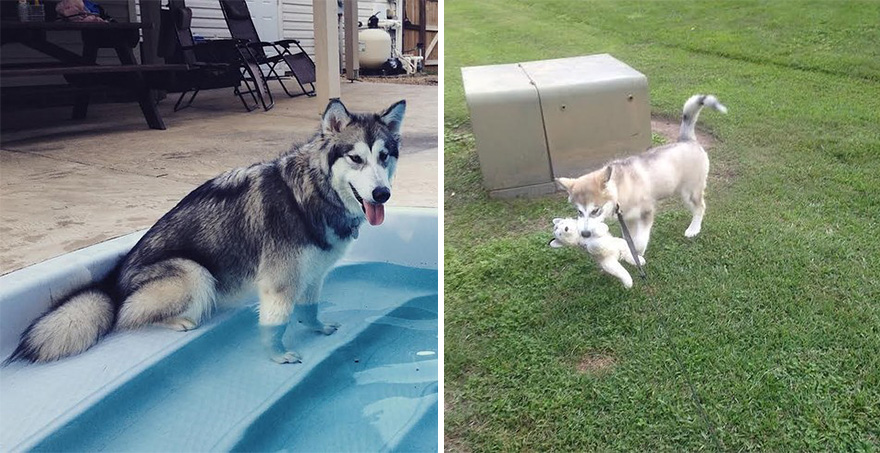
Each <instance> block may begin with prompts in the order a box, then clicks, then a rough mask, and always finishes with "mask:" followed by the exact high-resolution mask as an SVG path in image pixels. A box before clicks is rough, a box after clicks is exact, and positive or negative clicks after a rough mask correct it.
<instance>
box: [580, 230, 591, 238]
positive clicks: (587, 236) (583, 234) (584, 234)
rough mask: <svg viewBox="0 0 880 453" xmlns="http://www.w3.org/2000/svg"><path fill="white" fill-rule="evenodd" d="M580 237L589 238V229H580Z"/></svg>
mask: <svg viewBox="0 0 880 453" xmlns="http://www.w3.org/2000/svg"><path fill="white" fill-rule="evenodd" d="M581 237H582V238H584V239H586V238H589V237H590V232H589V231H581Z"/></svg>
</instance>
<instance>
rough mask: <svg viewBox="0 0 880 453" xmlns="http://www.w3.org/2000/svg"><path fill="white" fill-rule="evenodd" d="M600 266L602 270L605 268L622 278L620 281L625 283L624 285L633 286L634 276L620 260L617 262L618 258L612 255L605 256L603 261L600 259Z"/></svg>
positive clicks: (606, 270)
mask: <svg viewBox="0 0 880 453" xmlns="http://www.w3.org/2000/svg"><path fill="white" fill-rule="evenodd" d="M599 267H601V268H602V270H604V271H605V272H608V273H609V274H611V275H613V276H615V277H617V278H618V279H620V282H621V283H623V286H625V287H627V288H632V285H633V279H632V277H631V276H630V275H629V272H627V271H626V269H625V268H624V267H623V266H622V265H621V264H620V263H619V262H617V260H616V259H614V258H612V257H608V258H605V259H603V260H602V261H599Z"/></svg>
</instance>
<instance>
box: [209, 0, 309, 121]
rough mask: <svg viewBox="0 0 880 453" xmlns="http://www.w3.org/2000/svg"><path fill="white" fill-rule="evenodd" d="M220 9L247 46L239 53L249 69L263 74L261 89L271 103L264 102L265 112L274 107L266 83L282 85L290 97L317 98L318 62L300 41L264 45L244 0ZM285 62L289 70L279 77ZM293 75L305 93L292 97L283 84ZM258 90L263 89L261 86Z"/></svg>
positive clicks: (227, 0)
mask: <svg viewBox="0 0 880 453" xmlns="http://www.w3.org/2000/svg"><path fill="white" fill-rule="evenodd" d="M220 7H221V9H222V10H223V17H224V18H225V19H226V26H227V27H229V32H230V33H231V34H232V38H233V39H237V40H240V42H244V43H246V44H245V45H244V46H240V49H241V51H242V54H243V56H244V58H245V59H246V61H247V63H248V67H250V70H251V72H255V73H259V74H260V78H261V79H262V80H261V82H263V83H262V84H260V85H262V87H261V88H263V89H265V91H266V93H267V94H268V97H269V101H270V105H269V106H267V105H266V103H265V102H264V103H263V108H265V109H266V110H269V109H270V108H272V105H274V103H275V101H274V99H273V98H272V93H271V92H270V91H269V87H268V85H267V84H266V83H265V81H267V80H277V81H278V83H280V84H281V88H283V89H284V92H285V93H287V95H288V96H290V97H296V96H302V95H306V96H314V95H315V80H316V79H315V62H313V61H312V59H311V58H310V57H309V55H308V54H307V53H306V51H305V50H303V48H302V46H301V45H300V43H299V41H297V40H295V39H282V40H281V41H275V42H272V43H269V42H264V41H261V40H260V37H259V35H258V34H257V29H256V27H255V26H254V22H253V20H251V13H250V11H249V10H248V6H247V2H246V1H245V0H220ZM291 44H294V45H296V47H297V48H298V49H299V52H297V53H293V52H291V51H290V46H291ZM266 48H270V49H272V50H274V51H275V52H276V55H267V54H266ZM282 62H284V64H285V65H287V68H288V71H286V72H285V73H284V74H283V75H281V74H278V72H277V70H276V68H277V66H278V65H279V64H280V63H282ZM261 65H266V66H267V67H268V72H267V73H265V74H264V73H263V70H262V68H261ZM288 73H289V75H288ZM291 75H292V76H293V77H294V78H295V79H296V82H297V83H298V84H299V87H300V89H301V90H302V92H301V93H295V94H292V93H291V92H290V91H289V90H288V89H287V86H286V85H285V84H284V81H283V80H284V79H287V80H289V79H290V76H291ZM306 84H308V85H311V89H310V90H307V89H306V87H305V85H306ZM258 88H260V87H259V85H258Z"/></svg>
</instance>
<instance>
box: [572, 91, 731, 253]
mask: <svg viewBox="0 0 880 453" xmlns="http://www.w3.org/2000/svg"><path fill="white" fill-rule="evenodd" d="M703 106H707V107H711V108H713V109H715V110H718V111H719V112H721V113H727V107H725V106H724V105H722V104H721V103H720V102H718V99H716V98H715V96H712V95H703V94H697V95H694V96H691V97H690V98H689V99H688V100H687V101H686V102H685V103H684V109H683V112H682V116H681V129H680V133H679V137H678V142H676V143H673V144H670V145H664V146H658V147H656V148H651V149H649V150H648V151H646V152H644V153H642V154H639V155H636V156H630V157H627V158H626V159H618V160H614V161H611V162H609V163H608V164H606V165H605V166H604V167H602V168H600V169H598V170H596V171H593V172H590V173H587V174H585V175H583V176H581V177H578V178H557V179H556V182H557V183H558V184H559V185H560V186H561V187H562V188H563V189H565V190H566V191H567V192H568V201H570V202H571V203H572V204H574V205H575V207H576V208H577V210H578V213H579V214H580V218H581V219H582V220H581V221H580V223H581V224H583V223H584V222H585V221H586V220H587V219H589V218H592V219H598V220H604V219H606V218H607V217H609V216H611V214H613V213H614V211H615V209H620V213H621V214H622V215H623V220H624V222H626V225H627V227H628V228H629V229H630V230H631V231H632V238H633V242H634V243H635V247H636V251H638V253H639V255H644V254H645V250H646V249H647V248H648V240H649V239H650V238H651V227H652V226H653V225H654V211H655V210H656V205H657V202H658V201H659V200H662V199H664V198H667V197H670V196H672V195H675V194H679V195H680V196H681V199H682V200H683V201H684V203H685V204H686V205H687V207H688V208H689V209H690V210H691V214H692V217H691V223H690V225H688V228H687V230H685V232H684V235H685V236H687V237H689V238H692V237H694V236H696V235H697V234H699V233H700V229H701V228H702V225H703V214H705V212H706V202H705V200H704V199H703V192H704V191H705V189H706V177H707V176H708V175H709V155H708V154H706V150H704V149H703V147H702V146H701V145H700V143H699V142H698V141H697V136H696V134H695V133H694V127H695V125H696V123H697V117H698V116H699V115H700V110H702V109H703ZM582 228H583V225H582Z"/></svg>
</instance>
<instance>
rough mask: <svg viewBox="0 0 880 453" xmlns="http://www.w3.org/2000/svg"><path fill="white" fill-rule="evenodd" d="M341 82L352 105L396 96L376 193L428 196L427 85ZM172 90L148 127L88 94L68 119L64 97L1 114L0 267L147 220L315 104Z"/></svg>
mask: <svg viewBox="0 0 880 453" xmlns="http://www.w3.org/2000/svg"><path fill="white" fill-rule="evenodd" d="M342 89H343V96H342V100H343V102H345V104H346V106H348V108H349V109H350V110H352V111H379V110H382V109H384V108H385V107H387V106H388V105H390V104H392V103H393V102H396V101H398V100H400V99H406V100H407V114H406V118H405V119H404V124H403V128H402V141H403V146H402V148H401V156H400V162H399V164H398V172H397V176H396V178H395V182H394V190H393V194H392V198H391V200H390V201H389V203H388V204H389V206H414V207H437V206H438V205H439V204H438V194H439V191H438V162H437V161H438V156H439V153H438V149H437V137H438V129H437V125H438V121H437V109H438V90H437V87H436V86H413V85H392V84H375V83H344V84H343V86H342ZM274 92H277V93H283V92H282V91H281V89H280V87H278V88H277V89H276V90H275V91H274ZM175 100H176V95H169V98H168V99H166V100H165V101H163V102H162V103H161V104H160V110H161V112H162V115H163V117H164V119H165V123H166V125H167V127H168V129H167V130H165V131H156V130H151V129H148V128H147V127H146V123H145V121H144V120H143V118H142V116H141V114H140V110H139V109H138V107H137V104H135V103H131V104H105V105H95V106H92V107H91V108H90V112H89V118H88V119H87V120H84V121H72V120H69V119H68V118H69V115H70V108H57V109H39V110H25V111H21V112H16V113H14V114H9V113H6V114H4V116H3V127H4V131H3V133H2V137H0V150H2V151H0V235H2V238H0V274H3V273H8V272H11V271H13V270H15V269H19V268H21V267H24V266H27V265H29V264H33V263H36V262H39V261H43V260H45V259H48V258H51V257H54V256H57V255H60V254H63V253H67V252H69V251H72V250H75V249H78V248H82V247H85V246H88V245H91V244H95V243H98V242H101V241H104V240H107V239H110V238H113V237H117V236H121V235H123V234H126V233H130V232H132V231H136V230H140V229H143V228H147V227H149V226H151V225H152V224H153V223H154V222H155V221H156V220H158V219H159V217H161V216H162V215H163V214H164V213H165V212H167V211H168V210H169V209H171V208H172V207H173V206H174V205H175V204H176V203H177V202H178V201H179V200H180V199H181V198H182V197H183V196H184V195H186V194H187V193H188V192H189V191H191V190H192V189H194V188H195V187H197V186H198V185H199V184H201V183H202V182H204V181H205V180H207V179H209V178H212V177H214V176H216V175H217V174H219V173H221V172H223V171H226V170H228V169H230V168H235V167H240V166H244V165H249V164H251V163H253V162H257V161H262V160H267V159H272V158H274V157H276V156H277V155H278V154H280V153H282V152H284V151H286V150H287V149H289V148H290V147H291V145H292V144H293V143H296V142H301V141H304V140H307V139H308V138H309V137H311V136H312V135H313V134H314V133H315V131H316V130H317V127H318V121H319V119H320V113H321V112H322V111H323V109H324V107H325V106H324V105H319V104H318V101H317V100H316V99H314V98H306V97H299V98H293V99H291V98H288V97H287V96H283V95H282V97H279V98H276V106H275V108H274V109H272V110H270V111H269V112H264V111H262V110H257V111H253V112H246V111H245V110H244V108H243V107H242V105H241V102H240V101H239V100H238V98H236V97H233V96H232V95H231V90H214V91H208V92H203V93H200V94H199V95H198V97H197V98H196V101H195V104H194V105H193V107H191V108H189V109H186V110H183V111H181V112H173V111H172V106H173V104H174V101H175ZM10 129H11V130H10Z"/></svg>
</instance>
